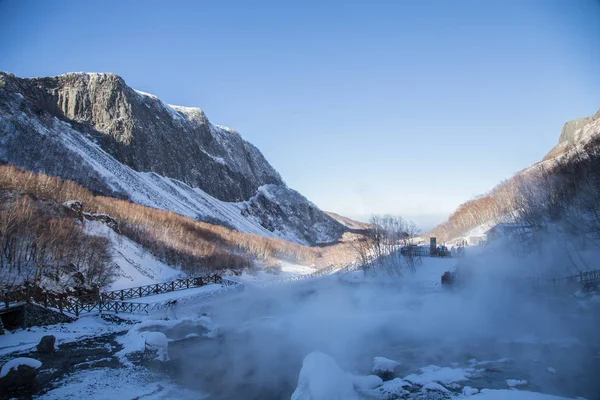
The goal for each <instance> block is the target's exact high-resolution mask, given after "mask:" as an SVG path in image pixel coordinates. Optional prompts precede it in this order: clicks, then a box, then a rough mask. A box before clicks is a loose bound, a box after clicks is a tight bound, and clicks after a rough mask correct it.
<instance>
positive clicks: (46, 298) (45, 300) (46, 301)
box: [44, 292, 48, 308]
mask: <svg viewBox="0 0 600 400" xmlns="http://www.w3.org/2000/svg"><path fill="white" fill-rule="evenodd" d="M44 307H46V308H48V293H46V292H44Z"/></svg>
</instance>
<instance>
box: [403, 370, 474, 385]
mask: <svg viewBox="0 0 600 400" xmlns="http://www.w3.org/2000/svg"><path fill="white" fill-rule="evenodd" d="M420 371H421V372H422V373H421V374H411V375H408V376H406V377H404V379H405V380H407V381H409V382H412V383H415V384H417V385H421V386H425V385H427V384H428V383H431V382H437V383H442V384H444V385H447V384H449V383H454V382H463V381H468V380H469V379H470V378H471V377H472V375H473V369H471V368H467V369H463V368H450V367H438V366H437V365H429V366H427V367H423V368H420Z"/></svg>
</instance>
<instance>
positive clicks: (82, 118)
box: [0, 73, 344, 244]
mask: <svg viewBox="0 0 600 400" xmlns="http://www.w3.org/2000/svg"><path fill="white" fill-rule="evenodd" d="M0 161H1V162H6V163H12V164H15V165H17V166H20V167H22V168H25V169H29V170H34V171H40V172H44V173H47V174H51V175H56V176H60V177H62V178H65V179H71V180H74V181H76V182H78V183H81V184H83V185H85V186H87V187H89V188H90V189H92V190H94V191H95V192H98V193H101V194H104V195H109V196H115V197H121V198H127V199H130V200H132V201H136V202H139V203H141V204H145V205H149V206H152V207H156V208H162V209H166V210H172V211H175V212H178V213H180V214H184V215H188V216H192V217H194V218H198V219H202V220H205V221H208V222H213V223H220V224H223V225H227V226H230V227H233V228H235V229H238V230H240V231H244V232H249V233H256V234H260V235H263V236H271V237H279V238H283V239H289V240H293V241H296V242H299V243H302V244H315V243H320V242H328V241H334V240H337V239H338V238H339V237H340V236H341V235H342V234H343V232H344V227H343V226H342V225H341V224H339V223H338V222H337V221H335V220H334V219H332V218H331V217H329V216H327V215H326V214H325V213H323V212H322V211H321V210H319V209H318V208H317V207H315V206H314V205H313V204H312V203H310V202H309V201H308V200H306V199H305V198H304V197H303V196H301V195H300V194H299V193H297V192H295V191H293V190H292V189H289V188H288V187H287V186H286V185H285V183H284V182H283V181H282V179H281V177H280V176H279V174H278V173H277V171H275V169H274V168H273V167H272V166H271V165H270V164H269V163H268V162H267V160H266V159H265V158H264V157H263V155H262V154H261V153H260V151H259V150H258V149H257V148H256V147H254V146H253V145H252V144H250V143H248V142H246V141H244V140H243V139H242V138H241V136H240V135H239V134H238V133H237V132H235V131H233V130H231V129H228V128H224V127H219V126H215V125H212V124H211V123H210V122H209V120H208V119H207V117H206V115H205V114H204V113H203V112H202V111H201V110H200V109H198V108H189V107H180V106H171V105H167V104H164V103H163V102H162V101H160V100H159V99H158V98H157V97H155V96H152V95H149V94H146V93H142V92H138V91H135V90H134V89H132V88H130V87H128V86H127V85H126V84H125V82H124V81H123V79H122V78H120V77H119V76H117V75H114V74H85V73H73V74H66V75H61V76H57V77H49V78H32V79H21V78H17V77H15V76H14V75H11V74H7V73H0ZM265 187H268V188H269V190H268V192H269V193H270V194H271V195H270V196H269V198H268V201H267V199H266V198H265V197H264V194H265V193H266V192H265V191H264V189H261V188H265Z"/></svg>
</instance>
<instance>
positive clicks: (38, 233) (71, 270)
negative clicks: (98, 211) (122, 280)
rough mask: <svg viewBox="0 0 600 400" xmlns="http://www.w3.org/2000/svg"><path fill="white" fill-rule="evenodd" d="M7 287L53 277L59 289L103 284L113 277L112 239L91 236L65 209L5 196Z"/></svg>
mask: <svg viewBox="0 0 600 400" xmlns="http://www.w3.org/2000/svg"><path fill="white" fill-rule="evenodd" d="M0 252H1V253H0V276H2V279H0V281H1V283H2V286H3V287H4V289H7V288H9V287H11V286H15V285H19V284H22V283H24V282H28V283H32V284H38V283H39V282H40V280H41V279H42V277H47V278H50V279H51V280H52V281H54V282H55V284H56V286H58V287H90V286H94V285H95V286H104V285H106V284H107V283H108V282H109V280H110V279H111V277H112V275H113V267H112V264H111V263H110V261H111V255H110V243H109V240H108V239H106V238H103V237H98V236H89V235H87V234H86V233H85V232H84V230H83V229H82V227H81V225H80V224H78V223H77V221H76V220H75V219H74V218H72V217H71V216H70V215H69V214H68V213H67V212H66V210H65V209H64V208H63V207H62V206H60V205H59V204H56V203H55V202H51V201H42V200H39V199H37V198H35V197H34V196H31V195H28V194H20V193H14V192H10V191H1V192H0Z"/></svg>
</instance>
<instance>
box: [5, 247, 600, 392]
mask: <svg viewBox="0 0 600 400" xmlns="http://www.w3.org/2000/svg"><path fill="white" fill-rule="evenodd" d="M454 262H455V261H453V260H443V259H442V260H440V259H424V262H423V265H422V266H421V267H420V268H419V270H418V272H417V274H416V275H414V276H412V275H410V274H407V275H406V276H405V277H404V278H403V279H402V280H400V281H393V280H390V279H389V278H388V277H385V276H381V275H378V276H366V277H365V276H364V275H363V274H362V273H361V272H353V273H349V274H346V275H344V276H338V275H330V276H324V277H321V278H314V279H306V280H300V281H293V282H288V283H283V284H278V285H272V286H269V285H267V286H265V285H262V284H260V282H262V281H263V280H269V279H279V278H281V276H280V275H268V274H263V273H261V274H259V275H255V276H242V277H241V281H243V282H245V289H244V290H243V291H239V292H231V293H228V294H227V295H224V296H217V297H214V299H212V300H211V302H210V303H209V304H208V305H207V304H203V305H202V307H200V304H199V303H198V302H196V301H194V298H191V299H188V300H186V301H182V302H177V304H175V305H174V307H173V308H172V309H171V314H167V315H166V318H167V319H164V318H165V315H160V316H159V315H153V316H150V317H147V318H146V319H145V320H144V321H141V322H140V323H138V324H136V325H133V326H126V325H125V326H124V325H118V324H109V323H107V322H104V321H101V320H99V318H97V317H94V318H92V317H90V318H88V319H87V320H86V319H82V320H80V321H78V322H76V323H75V324H73V328H69V331H68V332H67V331H62V330H61V329H58V328H57V327H51V328H48V329H47V330H46V331H44V332H41V330H40V329H39V328H36V330H32V332H20V333H17V334H14V335H10V336H8V338H10V345H9V346H4V338H2V339H0V343H3V345H2V346H0V350H1V351H2V352H3V353H1V354H5V355H6V353H8V352H12V351H15V350H23V349H26V348H27V347H31V346H33V345H34V344H36V343H37V340H39V338H40V337H41V335H43V334H44V333H45V332H53V333H56V334H57V337H58V338H59V345H60V344H61V343H64V342H65V341H73V340H77V338H78V337H83V336H86V335H101V334H102V333H103V332H104V333H106V332H115V333H117V334H118V335H119V336H118V338H117V339H116V340H117V342H118V343H119V346H120V347H119V348H118V349H117V348H115V350H114V353H115V354H114V356H115V357H118V358H120V359H121V362H125V363H126V365H128V366H127V367H125V368H126V369H114V368H95V369H94V368H91V369H89V370H85V371H83V370H80V371H75V372H72V373H70V374H68V375H67V376H63V377H62V378H61V379H60V380H58V381H56V382H54V383H53V389H51V390H49V391H48V392H47V393H46V395H45V396H46V398H70V397H69V396H72V397H75V396H76V394H77V393H89V396H88V397H90V398H111V396H112V398H121V397H123V396H125V394H127V396H126V397H130V398H134V397H139V398H199V397H201V396H205V395H206V396H208V398H210V399H231V398H240V399H242V398H243V399H266V398H273V399H279V398H290V397H291V396H292V393H294V392H295V391H296V392H297V393H298V396H297V397H296V398H297V399H302V400H308V399H311V400H318V399H320V397H318V393H317V392H318V390H320V389H323V390H324V393H327V396H329V397H326V398H323V399H324V400H325V399H330V398H335V397H331V396H336V395H335V387H333V388H332V387H327V382H329V381H330V380H334V381H335V380H336V379H337V380H339V382H342V383H343V385H342V386H340V390H345V391H346V392H340V394H339V396H338V397H337V398H347V397H344V396H346V395H347V393H352V396H356V397H355V398H359V399H363V398H375V399H393V398H407V399H411V398H412V399H441V398H463V397H471V396H473V397H474V398H475V399H477V398H479V399H484V400H490V399H491V400H494V399H517V400H537V399H539V400H557V399H559V398H575V397H577V396H581V397H584V398H587V399H588V400H593V399H597V398H598V397H597V396H596V397H594V396H595V395H596V394H597V393H599V392H600V386H599V385H600V384H599V383H598V382H597V381H596V379H595V377H596V376H598V373H599V372H600V348H599V347H598V345H597V343H596V335H597V326H598V315H599V314H600V313H599V312H600V302H598V301H596V300H597V298H596V297H592V296H591V295H585V296H581V297H576V296H570V297H566V298H555V297H552V296H545V295H544V296H542V295H536V296H534V297H532V296H530V295H529V294H526V293H520V292H515V291H514V290H513V288H511V287H505V286H502V285H500V284H499V283H496V282H495V281H493V282H490V281H487V280H485V279H482V280H481V281H478V282H477V285H473V286H472V287H465V288H463V289H462V290H460V291H458V290H448V289H445V288H442V287H441V285H440V276H441V274H442V273H443V272H444V271H446V270H448V269H451V268H452V267H453V265H454ZM481 268H485V266H481ZM286 270H287V271H286ZM310 272H311V270H309V269H302V268H299V267H295V266H284V268H283V271H282V275H283V276H287V275H286V274H290V276H293V275H294V274H298V273H306V274H309V273H310ZM481 272H482V271H481ZM480 275H483V276H486V275H488V274H483V273H481V274H480ZM252 283H256V284H252ZM175 316H176V318H175V319H174V317H175ZM158 318H161V319H158ZM125 331H128V333H127V334H126V335H125V336H120V335H122V334H123V333H125ZM146 332H162V333H163V334H164V335H166V337H167V338H168V353H169V358H170V360H171V361H169V363H168V365H167V366H166V367H165V368H164V369H163V370H162V372H160V373H159V372H156V371H154V372H151V371H150V370H147V369H145V368H141V367H139V362H137V361H136V354H137V353H136V352H139V351H140V350H142V349H143V345H144V342H145V340H146V339H145V338H146V335H147V333H146ZM314 352H318V353H319V354H323V355H324V356H323V357H326V358H327V359H328V360H329V361H328V362H327V363H326V364H327V365H329V366H330V367H331V368H316V367H310V365H309V366H308V367H307V368H308V370H307V371H305V372H304V373H303V374H302V379H301V381H302V382H304V383H303V384H302V385H303V386H302V388H303V389H302V390H299V391H298V388H297V386H298V384H299V377H300V376H301V372H300V371H301V369H303V363H304V361H305V357H306V356H307V355H309V354H312V353H314ZM20 355H24V356H31V354H20ZM11 356H13V355H11ZM16 356H18V355H17V354H14V357H16ZM375 357H385V358H387V359H388V361H387V362H386V365H387V366H388V367H387V369H391V371H385V372H386V373H388V374H390V375H389V376H387V377H386V382H384V383H383V384H381V382H380V381H379V380H378V378H376V377H373V376H371V374H372V373H373V372H372V371H373V368H374V358H375ZM392 360H393V361H397V362H398V364H399V365H395V364H394V363H393V362H391V361H392ZM377 362H379V363H380V362H381V359H379V361H377ZM309 364H310V363H309ZM313 364H314V363H313ZM121 365H122V364H121ZM334 365H335V367H334ZM43 368H44V366H42V369H43ZM311 368H313V369H314V368H316V369H317V371H316V372H314V374H317V375H318V376H320V377H322V378H323V379H317V380H316V381H314V382H313V381H311V379H313V378H311V376H312V375H313V374H312V373H311ZM120 376H121V377H122V380H119V377H120ZM130 377H133V378H130ZM336 377H337V378H336ZM346 377H349V378H346ZM315 379H316V378H315ZM106 382H114V383H113V384H110V385H109V386H110V387H107V383H106ZM148 382H150V383H148ZM348 382H350V383H348ZM324 385H325V386H324ZM344 385H345V386H344ZM349 385H350V386H351V387H350V386H349ZM103 387H107V389H106V393H107V395H106V396H105V397H102V396H104V394H98V395H92V394H91V393H102V391H101V392H94V388H103ZM306 388H313V389H314V390H316V391H317V392H312V390H313V389H308V392H307V391H306V390H307V389H306ZM329 390H334V392H331V391H329ZM349 390H350V391H351V392H350V391H349ZM306 393H309V397H305V396H306ZM331 393H334V394H333V395H331ZM344 393H346V394H344ZM97 396H100V397H97ZM302 396H304V397H302ZM340 396H341V397H340ZM72 397H71V398H72Z"/></svg>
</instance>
